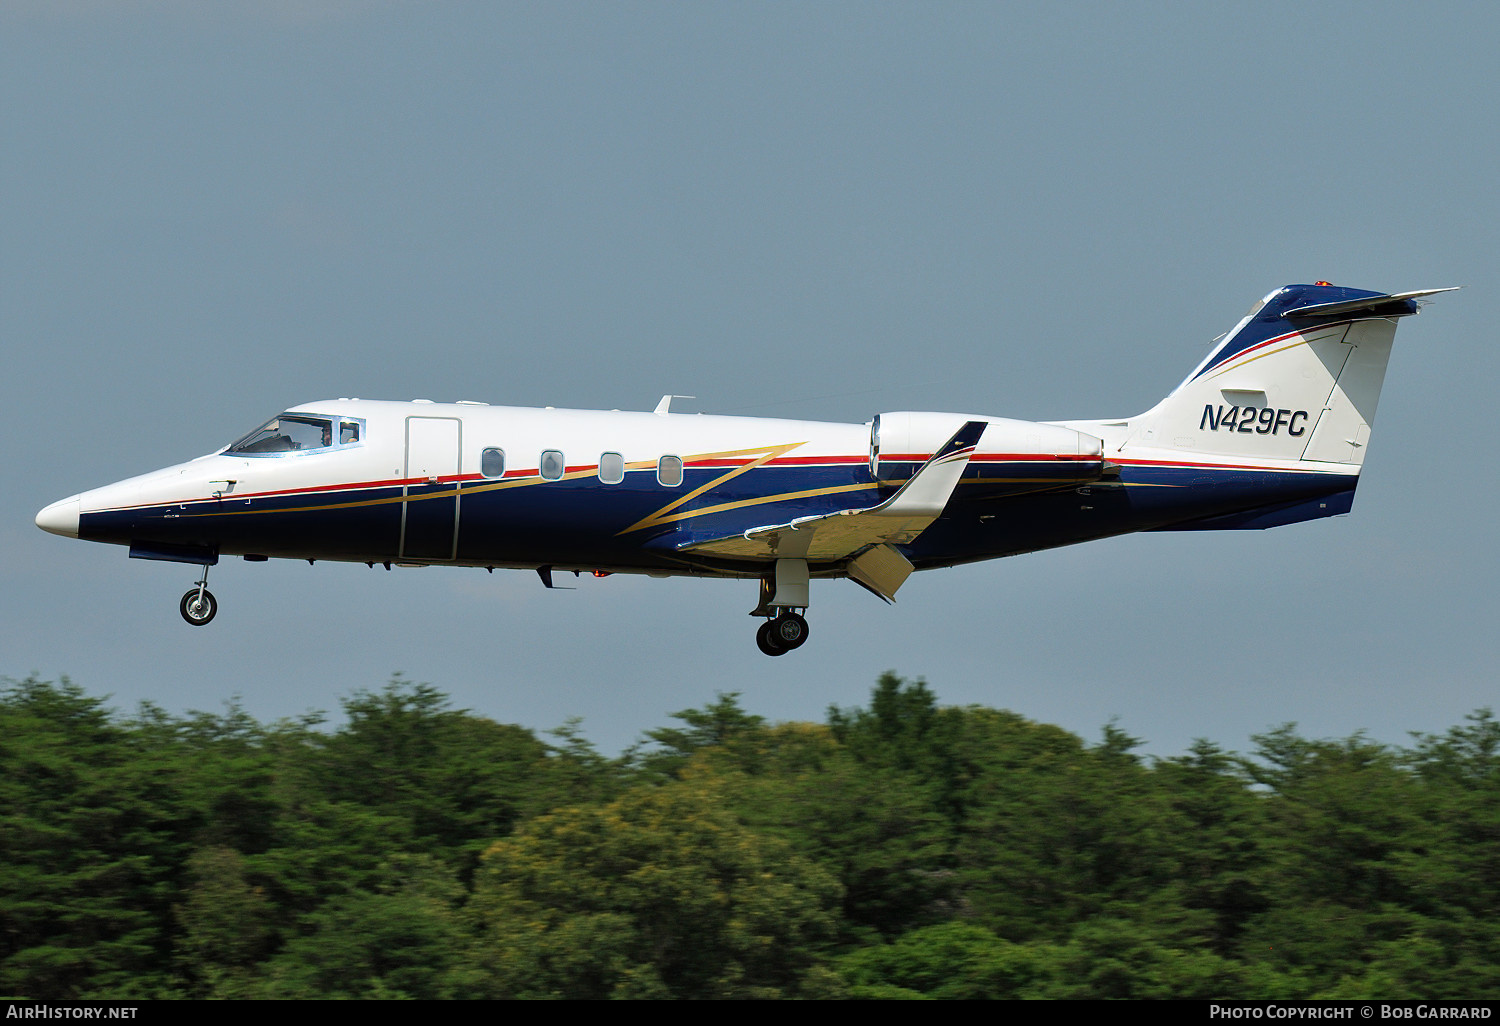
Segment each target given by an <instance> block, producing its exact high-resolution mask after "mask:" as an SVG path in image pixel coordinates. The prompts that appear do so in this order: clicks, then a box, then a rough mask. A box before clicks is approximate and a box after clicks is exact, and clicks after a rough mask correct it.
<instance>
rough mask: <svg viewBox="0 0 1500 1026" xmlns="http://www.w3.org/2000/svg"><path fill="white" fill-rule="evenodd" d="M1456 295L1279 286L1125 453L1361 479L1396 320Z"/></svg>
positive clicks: (1133, 425) (1132, 438) (1142, 426)
mask: <svg viewBox="0 0 1500 1026" xmlns="http://www.w3.org/2000/svg"><path fill="white" fill-rule="evenodd" d="M1451 291H1453V290H1452V289H1422V290H1418V291H1415V292H1397V293H1383V292H1366V291H1364V290H1362V289H1350V288H1343V287H1340V286H1337V285H1330V284H1329V283H1328V282H1317V283H1315V284H1312V285H1287V286H1286V287H1284V288H1280V289H1277V290H1276V291H1275V292H1272V293H1271V294H1270V295H1268V296H1266V297H1265V298H1264V299H1262V300H1261V301H1260V302H1259V303H1257V304H1256V305H1255V306H1254V307H1252V308H1251V310H1250V312H1249V313H1247V314H1246V315H1245V317H1244V318H1243V319H1242V320H1241V321H1240V323H1239V324H1237V325H1235V327H1234V330H1233V331H1231V332H1229V334H1228V335H1226V336H1225V337H1224V340H1223V341H1222V342H1221V343H1220V344H1219V345H1218V346H1217V347H1216V348H1215V349H1214V350H1213V352H1212V353H1210V354H1209V355H1208V357H1207V358H1206V359H1205V360H1204V361H1203V362H1202V363H1201V364H1199V365H1198V367H1197V368H1196V369H1194V371H1193V372H1192V373H1191V374H1189V375H1188V376H1187V379H1186V380H1185V381H1183V382H1182V384H1180V385H1178V386H1177V388H1176V389H1174V390H1173V391H1172V393H1171V394H1170V395H1169V396H1167V397H1166V398H1165V399H1163V400H1162V401H1161V402H1160V403H1158V404H1157V405H1156V406H1155V407H1154V408H1153V409H1151V410H1149V411H1147V412H1146V413H1144V414H1142V415H1141V416H1139V417H1134V418H1132V419H1131V420H1130V422H1129V430H1128V433H1127V435H1126V438H1125V444H1124V448H1125V449H1141V448H1145V449H1165V450H1172V451H1175V452H1176V453H1179V454H1185V453H1199V454H1203V455H1204V456H1207V457H1214V458H1215V462H1217V461H1218V459H1217V458H1221V457H1223V458H1229V459H1237V460H1246V461H1253V462H1256V463H1261V462H1263V461H1274V462H1275V463H1281V462H1282V461H1288V462H1295V463H1299V464H1322V465H1325V466H1327V469H1329V470H1331V471H1332V470H1337V469H1342V470H1343V471H1344V472H1346V473H1348V472H1351V471H1352V472H1353V473H1356V474H1357V473H1358V468H1359V466H1360V465H1362V464H1363V463H1364V459H1365V447H1366V446H1367V445H1368V443H1369V440H1370V429H1371V427H1372V426H1373V425H1374V423H1375V407H1376V404H1377V403H1378V402H1379V400H1380V386H1381V383H1382V382H1383V381H1384V379H1385V370H1386V364H1387V363H1388V362H1389V360H1390V355H1391V340H1392V339H1393V338H1394V337H1395V334H1396V323H1397V321H1398V320H1399V319H1400V318H1402V317H1406V316H1409V315H1411V314H1414V313H1417V312H1418V310H1419V308H1420V307H1419V304H1418V302H1417V300H1418V299H1420V298H1421V297H1423V296H1430V295H1434V294H1436V293H1439V292H1451ZM1306 469H1313V468H1310V467H1309V468H1306Z"/></svg>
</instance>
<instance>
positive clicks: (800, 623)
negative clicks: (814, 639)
mask: <svg viewBox="0 0 1500 1026" xmlns="http://www.w3.org/2000/svg"><path fill="white" fill-rule="evenodd" d="M771 633H772V635H773V636H774V637H775V639H776V643H777V644H779V645H780V646H781V647H782V648H784V649H786V650H787V651H791V650H792V649H794V648H801V647H802V643H803V642H804V641H806V640H807V620H805V619H804V618H803V617H801V616H800V615H798V614H797V613H782V614H781V615H780V616H778V617H777V618H776V619H774V620H772V621H771Z"/></svg>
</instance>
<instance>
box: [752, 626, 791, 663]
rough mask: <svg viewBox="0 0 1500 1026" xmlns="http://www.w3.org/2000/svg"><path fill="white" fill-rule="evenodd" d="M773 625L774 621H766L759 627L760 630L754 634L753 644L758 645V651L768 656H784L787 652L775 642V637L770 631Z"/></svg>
mask: <svg viewBox="0 0 1500 1026" xmlns="http://www.w3.org/2000/svg"><path fill="white" fill-rule="evenodd" d="M773 623H775V621H774V620H767V621H766V622H765V623H763V624H761V625H760V629H759V630H758V631H756V632H755V643H756V644H757V645H759V646H760V650H761V651H762V652H764V653H765V654H766V655H768V656H779V655H786V653H787V650H786V649H785V648H783V647H782V646H781V643H780V642H779V641H777V640H776V635H775V633H774V632H773V631H772V630H771V625H772V624H773Z"/></svg>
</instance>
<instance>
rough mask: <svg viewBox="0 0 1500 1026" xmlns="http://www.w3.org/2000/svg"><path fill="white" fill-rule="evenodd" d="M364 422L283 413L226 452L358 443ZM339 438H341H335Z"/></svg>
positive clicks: (284, 450)
mask: <svg viewBox="0 0 1500 1026" xmlns="http://www.w3.org/2000/svg"><path fill="white" fill-rule="evenodd" d="M361 434H362V431H361V423H360V421H358V420H352V419H347V418H344V419H335V418H333V417H316V416H311V415H309V414H303V413H296V414H292V413H283V414H281V415H280V416H278V417H272V418H271V419H270V420H268V421H266V422H265V423H264V424H262V425H261V426H260V427H258V428H256V429H255V430H254V431H252V432H250V433H249V434H248V435H246V436H245V437H244V438H241V439H240V440H239V441H237V442H235V443H234V444H233V445H231V446H230V447H229V448H228V449H225V450H224V454H225V455H226V456H282V455H285V454H286V453H292V452H309V451H312V450H315V449H332V448H334V447H335V446H336V445H358V444H359V441H360V435H361ZM335 439H337V441H335Z"/></svg>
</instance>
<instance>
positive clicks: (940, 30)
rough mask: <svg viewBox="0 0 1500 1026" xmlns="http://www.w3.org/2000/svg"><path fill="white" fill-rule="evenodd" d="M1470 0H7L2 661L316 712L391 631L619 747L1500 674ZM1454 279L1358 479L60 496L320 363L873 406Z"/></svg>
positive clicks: (1132, 723) (1487, 49) (1131, 711)
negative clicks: (147, 521)
mask: <svg viewBox="0 0 1500 1026" xmlns="http://www.w3.org/2000/svg"><path fill="white" fill-rule="evenodd" d="M1497 30H1500V12H1497V11H1495V10H1492V9H1490V8H1488V7H1485V6H1483V5H1469V4H1438V5H1435V6H1432V7H1430V8H1424V9H1423V10H1422V11H1421V13H1420V14H1418V13H1416V12H1415V9H1413V8H1410V7H1409V6H1406V5H1399V6H1398V5H1390V6H1388V7H1382V6H1381V5H1378V4H1376V5H1371V4H1358V5H1355V4H1313V5H1308V4H1256V5H1248V4H1247V5H1206V6H1205V5H1192V4H1149V3H1147V4H1128V5H1127V4H1121V5H1106V4H1050V3H1049V4H1024V3H1013V4H988V5H981V4H881V3H860V4H852V3H851V4H831V3H828V4H803V5H789V4H752V3H724V4H697V5H694V4H656V3H636V4H605V3H585V4H561V3H549V4H501V3H472V4H465V3H445V4H424V3H374V2H371V3H354V2H332V0H330V2H305V3H298V2H293V0H282V2H267V3H258V4H252V3H218V4H213V5H202V4H194V3H176V2H167V0H160V2H140V3H123V2H121V3H97V4H84V3H57V2H49V3H44V2H40V0H12V2H11V3H8V4H6V5H4V6H3V7H0V345H3V353H4V368H5V373H4V374H3V376H0V423H3V426H4V429H5V434H6V437H8V438H9V439H10V443H11V444H10V446H9V447H8V450H7V452H8V455H7V457H6V460H5V464H4V465H5V467H6V469H7V471H8V473H7V484H6V485H5V486H4V488H0V513H3V515H0V574H3V578H0V596H3V598H0V602H3V607H0V674H3V675H8V676H11V677H19V676H24V675H26V674H28V673H32V672H36V673H38V674H40V675H42V676H43V677H48V678H53V677H57V676H60V675H64V674H66V675H68V676H70V677H71V678H72V679H73V680H75V681H76V682H77V683H79V684H80V685H82V686H83V687H85V688H86V689H88V690H89V691H90V692H92V693H95V694H111V695H113V696H114V697H113V699H112V701H113V703H114V704H116V705H117V706H119V707H120V708H122V709H129V708H131V707H132V706H133V705H134V704H135V703H136V702H138V701H141V700H150V701H153V702H156V703H158V704H160V705H163V706H165V707H167V708H168V709H172V710H174V711H181V710H185V709H189V708H198V709H217V708H220V707H221V705H222V703H223V702H224V701H225V700H226V699H228V698H229V697H231V696H233V695H239V696H241V698H242V700H243V702H244V704H245V705H246V707H247V708H248V709H249V710H250V711H251V712H252V713H254V714H255V715H256V716H258V717H261V718H263V719H273V718H277V717H281V716H292V715H297V714H299V713H301V712H303V711H305V710H307V709H309V708H319V709H329V710H336V709H337V706H338V700H339V698H340V697H341V696H345V695H348V694H349V693H350V692H351V691H352V690H353V689H355V688H359V687H378V686H379V685H380V684H381V683H383V682H384V681H385V680H386V679H387V678H388V677H389V676H390V675H391V674H392V673H396V672H400V673H404V674H405V675H406V676H408V677H410V678H413V679H416V680H422V681H430V682H431V683H433V684H434V685H436V686H438V687H439V688H441V689H443V690H445V691H446V692H448V693H449V694H451V695H452V696H453V699H454V702H455V704H456V705H458V706H460V707H463V708H469V709H472V710H474V711H475V712H477V713H480V714H483V715H487V716H491V717H493V718H495V719H498V720H502V721H506V722H516V723H521V724H524V725H527V726H530V727H535V728H539V729H546V728H548V727H553V726H557V725H559V724H561V723H563V722H564V721H565V720H566V719H568V718H569V717H574V716H581V717H583V719H584V723H583V727H584V730H585V732H586V733H587V734H588V736H589V737H591V738H592V739H593V740H594V741H595V742H596V743H598V744H599V745H600V747H601V748H603V749H605V750H606V751H609V752H614V751H618V750H619V749H621V748H623V747H624V746H625V745H627V744H629V743H630V742H631V741H633V740H635V739H637V738H638V737H639V736H640V734H641V732H642V731H644V730H646V729H649V728H651V727H654V726H659V725H661V724H663V723H665V722H666V721H667V718H668V715H669V713H670V712H671V711H673V710H677V709H682V708H685V707H690V706H698V705H702V704H704V703H705V702H708V701H711V700H712V699H713V696H714V693H715V692H716V691H740V692H742V693H743V698H742V702H743V704H744V705H745V706H746V707H747V708H748V709H750V710H751V711H753V712H756V713H759V714H761V715H764V716H766V717H768V718H770V719H773V720H783V719H819V718H821V717H822V715H823V712H824V710H825V709H826V708H827V707H828V706H829V705H830V704H837V705H851V704H859V703H863V702H865V701H866V699H867V697H868V694H869V689H870V687H871V685H872V684H873V682H874V680H875V678H876V676H877V675H878V674H879V673H880V672H881V671H883V670H887V669H894V670H896V671H897V672H898V673H901V674H903V675H907V676H912V677H916V676H922V677H925V678H926V679H927V680H928V682H929V684H930V685H931V686H932V687H933V689H934V690H935V691H936V692H937V694H938V695H939V697H940V699H941V700H942V701H944V702H947V703H971V702H972V703H982V704H985V705H990V706H997V707H1003V708H1010V709H1014V710H1016V711H1017V712H1019V713H1021V714H1023V715H1026V716H1030V717H1033V718H1036V719H1039V720H1042V721H1046V722H1052V723H1058V724H1061V725H1062V726H1065V727H1067V728H1069V729H1072V730H1075V731H1078V732H1079V733H1082V734H1084V735H1085V736H1088V737H1091V738H1092V737H1097V736H1098V731H1099V728H1100V726H1101V725H1102V724H1104V723H1105V722H1106V721H1108V720H1110V719H1111V718H1116V719H1117V722H1118V724H1119V725H1120V727H1121V728H1122V729H1124V730H1126V731H1128V732H1129V733H1131V734H1134V735H1136V736H1139V737H1141V738H1144V739H1145V740H1146V741H1147V742H1148V751H1150V752H1153V753H1156V754H1161V755H1170V754H1175V753H1177V752H1180V751H1181V750H1183V748H1185V747H1186V745H1187V744H1188V743H1189V741H1190V740H1191V739H1192V738H1194V737H1200V736H1206V737H1210V738H1212V739H1214V740H1216V741H1218V742H1220V743H1222V744H1224V745H1226V746H1229V747H1233V748H1239V749H1242V750H1243V749H1246V748H1247V747H1248V746H1249V741H1248V738H1249V736H1250V735H1251V734H1253V733H1255V732H1258V731H1261V730H1264V729H1266V728H1268V727H1271V726H1275V725H1278V724H1280V723H1283V722H1286V721H1297V722H1298V723H1299V724H1300V725H1301V727H1302V729H1303V730H1304V731H1305V732H1307V733H1309V734H1313V735H1317V736H1344V735H1347V734H1349V733H1352V732H1354V731H1356V730H1361V729H1363V730H1367V731H1368V732H1369V733H1370V734H1371V735H1372V736H1375V737H1377V738H1379V739H1381V740H1386V741H1392V742H1402V741H1405V740H1406V734H1405V732H1406V731H1408V730H1421V731H1440V730H1443V729H1445V728H1446V727H1448V726H1450V725H1452V724H1455V723H1458V722H1460V720H1461V718H1462V716H1463V715H1464V714H1465V713H1466V712H1469V711H1472V710H1473V709H1475V708H1477V707H1479V706H1482V705H1488V704H1493V703H1494V702H1495V695H1496V683H1495V682H1496V674H1495V670H1494V666H1495V662H1496V655H1497V652H1500V631H1497V630H1496V628H1495V619H1496V617H1495V614H1496V612H1497V602H1496V600H1495V598H1494V593H1495V586H1494V577H1495V568H1496V566H1497V563H1500V558H1497V555H1500V554H1497V543H1496V540H1495V532H1494V522H1495V510H1496V509H1497V508H1500V502H1497V500H1500V494H1497V491H1500V488H1497V485H1496V483H1495V475H1494V473H1493V472H1492V471H1491V470H1490V468H1489V466H1488V464H1489V457H1490V449H1491V448H1492V446H1493V435H1494V429H1495V416H1494V407H1495V404H1494V401H1493V395H1494V391H1495V388H1496V383H1497V381H1500V376H1497V370H1500V357H1497V355H1496V346H1495V344H1494V342H1493V340H1492V338H1491V334H1492V329H1491V328H1489V327H1488V326H1487V325H1488V322H1487V321H1486V319H1485V318H1486V315H1485V314H1484V312H1483V311H1484V310H1486V309H1488V302H1489V299H1490V297H1491V296H1492V294H1493V283H1494V281H1495V279H1496V271H1497V263H1500V261H1497V251H1500V246H1497V241H1500V239H1497V229H1496V226H1497V223H1500V217H1497V202H1496V199H1495V188H1494V184H1493V182H1494V174H1495V168H1496V166H1497V165H1500V152H1497V149H1500V133H1497V132H1495V130H1494V111H1495V109H1496V106H1497V101H1500V95H1497V94H1500V76H1497V73H1496V71H1495V70H1494V60H1493V53H1492V52H1491V51H1492V46H1491V44H1492V42H1493V40H1494V39H1496V38H1497V35H1500V32H1497ZM1315 279H1325V280H1329V281H1333V282H1336V283H1339V284H1344V285H1350V286H1354V287H1358V288H1369V289H1381V290H1388V291H1397V290H1405V289H1416V288H1433V287H1440V286H1446V285H1465V286H1468V287H1467V288H1466V289H1465V290H1464V291H1462V292H1459V293H1456V294H1452V295H1449V296H1444V297H1441V298H1440V300H1439V301H1438V302H1437V303H1435V304H1434V305H1433V306H1431V307H1429V308H1428V309H1427V310H1426V312H1425V313H1424V314H1423V315H1422V316H1421V317H1419V318H1416V319H1415V320H1411V321H1407V322H1405V323H1404V324H1403V326H1402V329H1401V331H1400V332H1399V334H1398V337H1397V348H1396V352H1395V356H1394V357H1393V360H1392V366H1391V370H1390V374H1389V376H1388V378H1387V381H1386V388H1385V392H1384V395H1383V397H1382V403H1381V407H1380V417H1379V420H1378V422H1377V424H1376V430H1375V433H1374V436H1373V440H1372V444H1371V447H1370V452H1369V456H1368V460H1367V463H1366V468H1365V475H1364V479H1363V481H1362V483H1361V486H1360V491H1359V496H1358V498H1357V500H1356V502H1355V507H1354V512H1353V514H1352V515H1351V516H1348V517H1342V518H1336V519H1332V520H1327V521H1321V522H1316V523H1312V524H1304V525H1298V526H1293V527H1288V528H1281V529H1277V530H1273V531H1270V532H1231V533H1222V534H1211V533H1194V534H1182V535H1172V534H1164V535H1140V536H1133V537H1128V538H1121V539H1115V540H1110V541H1104V542H1096V543H1093V544H1090V545H1086V546H1081V547H1074V548H1070V549H1063V550H1057V551H1053V552H1047V553H1039V554H1034V555H1029V556H1022V557H1017V558H1014V559H1009V560H1003V561H998V562H992V563H985V564H979V565H975V566H968V567H963V568H958V569H953V570H944V571H933V572H930V573H925V574H920V575H917V576H916V577H914V578H913V579H912V580H911V581H909V582H908V583H907V585H906V587H905V588H904V589H903V590H902V592H901V596H900V602H899V604H898V605H897V606H896V607H894V608H887V607H884V606H883V605H882V604H881V603H879V602H878V601H877V600H875V599H874V598H872V597H871V596H869V595H867V594H866V593H864V592H863V591H862V590H860V589H859V588H857V587H855V586H854V585H852V584H848V583H847V582H816V583H815V585H814V593H813V606H812V608H811V610H810V614H809V615H810V620H811V624H812V630H811V638H810V640H809V642H808V644H807V645H806V646H805V647H804V648H803V649H801V650H800V651H799V652H797V653H796V654H795V655H792V656H788V657H785V658H782V659H777V660H770V659H767V658H765V657H764V656H762V655H761V654H760V653H759V652H758V651H756V649H755V646H754V644H753V641H752V630H753V627H754V621H752V620H751V619H750V618H749V617H748V616H746V615H745V614H746V612H747V611H748V610H749V609H750V607H751V606H752V605H753V604H754V601H755V588H754V585H753V584H752V583H748V582H714V581H684V580H669V581H659V580H648V579H644V578H640V579H637V578H630V577H623V576H618V575H617V576H615V577H612V578H609V579H607V580H602V581H596V580H587V579H586V580H582V581H580V582H578V583H579V587H578V590H576V591H572V592H545V591H544V590H543V589H542V588H541V587H540V585H539V583H538V582H537V580H536V578H535V576H534V575H532V574H529V573H498V572H497V573H496V574H494V575H487V574H484V573H482V572H479V571H467V570H458V569H438V568H430V569H423V570H406V571H393V572H391V573H386V572H384V571H375V572H372V571H370V570H367V569H366V568H365V567H363V566H362V565H361V566H354V567H348V566H338V565H331V564H318V565H317V566H313V567H309V566H307V565H306V564H301V563H278V562H271V563H265V564H245V563H241V562H235V561H227V562H226V563H225V564H223V565H221V566H220V567H218V568H216V569H215V571H214V573H213V578H212V583H213V587H214V591H215V593H216V594H217V595H218V596H219V599H220V603H221V611H220V614H219V618H218V619H217V620H216V621H215V623H214V624H213V625H212V626H210V627H209V628H207V629H203V630H195V629H192V628H189V627H187V626H186V625H184V624H183V623H182V622H181V621H180V620H179V618H178V615H177V611H176V603H177V598H178V596H179V595H180V594H181V593H182V591H183V590H184V589H185V588H186V587H187V586H188V585H189V584H190V583H192V581H193V579H194V571H193V568H191V567H186V566H180V565H174V564H163V563H147V562H143V561H139V560H128V559H127V558H126V557H125V553H124V551H123V550H120V549H117V548H113V547H105V546H97V545H89V544H85V543H80V542H72V541H67V540H64V539H60V538H56V537H53V536H50V535H46V534H43V533H42V532H41V531H38V530H37V529H36V528H35V526H34V525H33V524H32V517H33V516H34V514H35V512H36V510H37V509H39V508H40V507H41V506H43V505H45V504H47V503H49V502H51V501H53V500H54V499H58V498H61V497H63V496H66V495H69V494H72V493H74V492H77V491H80V490H82V489H86V488H90V487H95V486H97V485H101V484H104V483H107V482H109V481H113V480H117V479H119V478H122V477H126V476H129V475H132V474H136V473H140V472H143V471H146V470H149V469H152V468H154V467H157V466H162V465H166V464H168V463H174V462H178V461H181V460H183V459H187V458H191V457H193V456H196V455H200V454H202V453H204V452H208V451H211V450H213V449H216V448H218V447H219V446H221V445H223V444H225V443H226V442H228V441H230V440H231V439H233V438H235V437H237V436H238V435H240V434H242V433H243V432H245V431H246V430H248V429H249V428H251V427H253V426H255V425H256V424H258V423H260V422H261V421H263V420H264V419H265V418H267V417H268V416H270V415H272V414H274V413H276V412H277V411H279V410H281V409H284V408H286V407H287V406H291V405H294V404H297V403H301V402H308V401H312V400H316V399H324V398H330V397H334V396H342V395H358V396H363V397H366V398H390V399H404V398H412V397H416V396H421V397H427V398H433V399H438V400H449V399H475V400H482V401H489V402H493V403H497V404H508V405H537V406H542V405H552V406H571V407H581V408H622V409H650V408H651V407H653V406H654V405H655V403H656V401H657V399H658V398H659V397H660V396H661V395H662V394H663V393H667V392H673V393H681V394H688V395H694V396H697V397H698V399H697V400H695V401H694V402H693V403H691V404H682V403H679V404H678V406H677V407H676V408H679V409H687V410H693V409H698V410H703V411H705V412H715V413H727V412H735V413H744V414H752V415H754V414H764V415H768V416H782V417H804V418H808V419H818V420H842V421H851V422H860V421H865V420H868V419H869V417H870V415H871V414H873V413H876V412H879V411H881V410H901V409H917V410H922V409H931V410H957V411H964V412H978V413H988V414H995V415H1000V416H1008V417H1017V418H1023V419H1062V418H1071V417H1114V416H1124V415H1129V414H1132V413H1137V412H1140V411H1141V410H1144V409H1145V408H1147V407H1149V406H1150V405H1152V404H1153V403H1154V402H1155V401H1156V400H1157V399H1158V398H1160V396H1161V395H1163V394H1165V393H1166V391H1168V390H1169V389H1170V388H1171V387H1172V386H1174V385H1175V384H1176V383H1177V382H1178V381H1179V380H1180V379H1181V378H1182V376H1183V375H1184V374H1185V373H1186V372H1187V371H1188V370H1190V369H1191V368H1192V367H1193V365H1194V364H1196V363H1197V361H1198V360H1199V359H1200V358H1201V357H1202V356H1203V354H1204V352H1205V351H1206V349H1207V346H1208V344H1209V341H1210V340H1211V339H1212V338H1213V337H1214V336H1215V335H1217V334H1219V333H1220V332H1222V331H1225V330H1227V329H1228V328H1229V327H1231V326H1232V325H1233V324H1234V322H1235V321H1236V320H1237V319H1238V318H1239V316H1240V315H1241V314H1242V313H1243V312H1244V310H1245V309H1246V308H1247V307H1248V306H1249V305H1250V304H1251V303H1252V302H1253V301H1254V300H1256V299H1258V298H1259V297H1260V296H1261V295H1263V294H1264V293H1266V292H1267V291H1269V290H1271V289H1272V288H1275V287H1277V286H1280V285H1283V284H1286V283H1290V282H1300V281H1311V280H1315Z"/></svg>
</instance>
